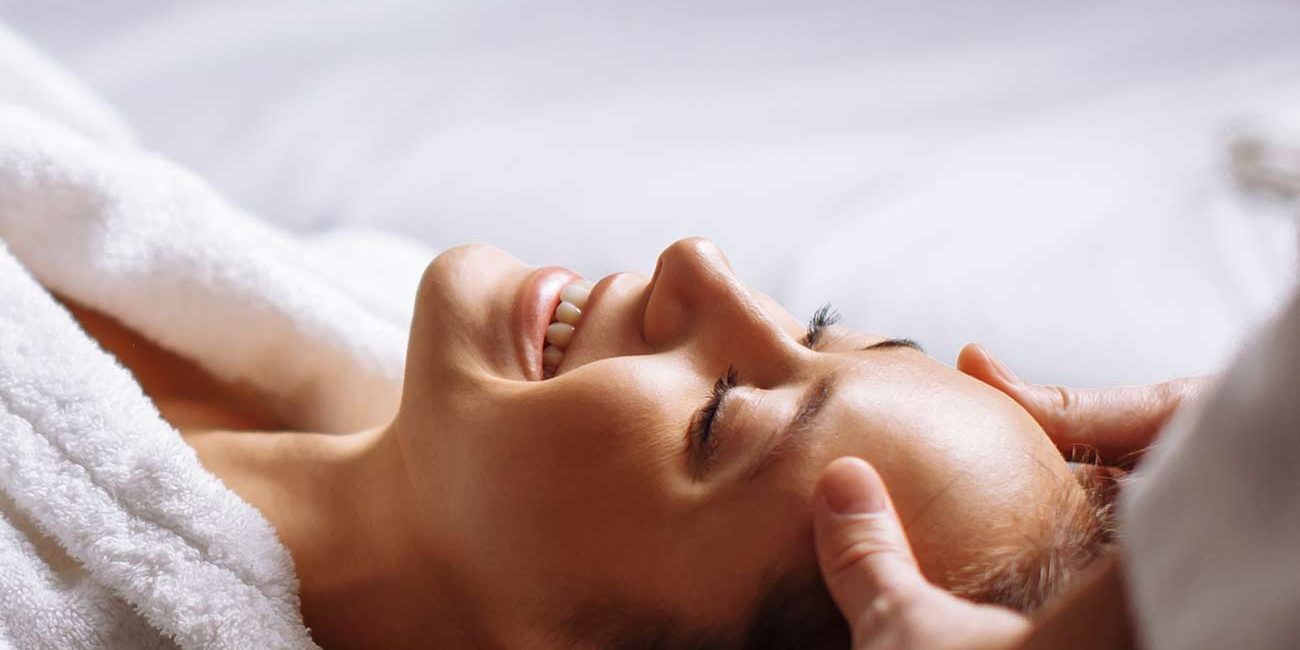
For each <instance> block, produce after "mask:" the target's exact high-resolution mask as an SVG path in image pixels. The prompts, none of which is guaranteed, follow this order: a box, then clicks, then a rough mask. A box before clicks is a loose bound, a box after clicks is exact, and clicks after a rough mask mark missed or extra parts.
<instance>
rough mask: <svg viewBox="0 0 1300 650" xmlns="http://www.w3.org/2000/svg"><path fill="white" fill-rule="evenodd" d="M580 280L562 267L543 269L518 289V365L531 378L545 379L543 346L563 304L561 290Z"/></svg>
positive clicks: (514, 326)
mask: <svg viewBox="0 0 1300 650" xmlns="http://www.w3.org/2000/svg"><path fill="white" fill-rule="evenodd" d="M581 278H582V276H580V275H578V274H577V273H574V272H573V271H570V270H569V269H566V268H563V267H559V266H543V267H541V268H539V269H537V270H535V271H533V272H532V273H529V274H528V277H527V278H525V279H524V283H523V286H521V287H519V294H518V295H517V296H516V297H515V312H514V314H513V317H512V319H511V320H512V322H511V329H512V331H514V332H515V347H516V352H517V354H516V356H517V357H518V358H519V365H520V367H521V368H522V369H523V371H524V376H525V377H527V378H528V379H530V380H533V381H541V380H542V345H543V342H544V341H545V340H546V327H547V326H548V325H550V324H551V315H552V314H554V313H555V308H556V307H558V306H559V304H560V290H561V289H563V288H564V287H565V286H566V285H569V284H572V283H574V282H576V281H577V280H580V279H581Z"/></svg>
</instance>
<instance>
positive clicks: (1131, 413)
mask: <svg viewBox="0 0 1300 650" xmlns="http://www.w3.org/2000/svg"><path fill="white" fill-rule="evenodd" d="M957 368H958V370H961V371H962V372H964V373H966V374H968V375H970V376H972V377H974V378H976V379H979V380H980V381H983V382H984V383H986V384H988V385H990V386H992V387H994V388H996V389H998V390H1000V391H1002V392H1003V393H1006V394H1007V396H1009V397H1011V399H1013V400H1015V401H1016V402H1018V403H1019V404H1020V405H1021V406H1022V407H1024V409H1025V410H1026V411H1028V412H1029V414H1030V415H1032V416H1033V417H1034V419H1035V420H1037V421H1038V423H1039V424H1040V425H1041V426H1042V427H1043V430H1044V431H1046V432H1047V435H1048V437H1050V438H1051V439H1052V442H1054V443H1056V446H1057V448H1058V449H1060V450H1061V452H1062V453H1064V454H1065V455H1066V457H1067V458H1071V457H1074V456H1076V455H1077V454H1078V453H1079V452H1083V453H1084V454H1085V459H1087V460H1092V461H1095V462H1099V463H1102V464H1108V465H1109V464H1121V465H1122V464H1128V463H1131V462H1132V461H1133V460H1134V459H1135V458H1136V456H1137V455H1139V454H1140V453H1141V452H1142V451H1143V450H1144V449H1145V448H1146V447H1148V446H1150V445H1151V443H1152V442H1153V441H1154V440H1155V437H1156V435H1157V434H1158V433H1159V431H1160V429H1161V427H1163V426H1164V425H1165V423H1166V422H1168V421H1169V418H1170V417H1171V416H1172V415H1173V413H1174V410H1175V409H1177V408H1178V406H1179V405H1180V404H1181V403H1183V402H1184V401H1186V400H1189V399H1191V398H1192V397H1194V396H1195V395H1196V394H1197V393H1199V392H1200V391H1201V390H1202V389H1203V388H1204V387H1205V386H1206V385H1208V384H1209V381H1210V378H1208V377H1189V378H1184V379H1175V380H1172V381H1167V382H1163V383H1159V384H1151V385H1146V386H1117V387H1113V388H1071V387H1068V386H1046V385H1040V384H1034V383H1031V382H1026V381H1022V380H1021V379H1020V378H1019V377H1017V376H1016V375H1015V373H1013V372H1011V370H1010V369H1009V368H1007V367H1006V365H1005V364H1003V363H1002V362H1000V361H998V360H997V359H996V358H995V357H994V356H993V355H992V354H989V352H988V351H987V350H985V349H984V348H983V347H982V346H980V345H978V344H971V345H968V346H966V347H965V348H963V349H962V351H961V353H960V354H959V355H958V356H957ZM1090 454H1096V457H1095V458H1089V457H1087V455H1090Z"/></svg>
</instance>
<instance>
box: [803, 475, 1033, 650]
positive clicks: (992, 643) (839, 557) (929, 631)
mask: <svg viewBox="0 0 1300 650" xmlns="http://www.w3.org/2000/svg"><path fill="white" fill-rule="evenodd" d="M814 501H815V503H814V505H813V511H814V512H813V527H814V533H815V536H816V541H817V561H818V563H819V564H820V565H821V570H822V575H823V577H825V579H826V585H827V587H828V588H829V589H830V592H831V596H833V597H834V598H835V602H836V604H838V605H839V607H840V611H841V612H842V613H843V614H844V618H845V620H847V621H848V623H849V626H850V627H851V628H852V630H853V648H854V650H906V649H910V648H917V649H925V650H958V649H962V650H967V649H969V650H975V649H979V650H993V649H1002V648H1015V647H1018V646H1019V645H1020V643H1021V641H1022V640H1023V639H1024V638H1025V636H1026V635H1027V634H1028V633H1029V621H1028V619H1026V618H1024V617H1022V616H1020V615H1019V614H1016V613H1014V612H1012V611H1010V610H1007V609H1002V608H1000V607H992V606H987V605H976V604H974V603H971V602H969V601H965V600H962V599H960V598H957V597H956V596H953V595H951V594H949V593H948V592H946V591H944V590H942V589H939V588H938V587H935V586H933V585H931V584H930V583H929V582H926V580H925V578H924V577H923V576H922V575H921V571H920V569H919V568H917V564H916V559H915V558H914V557H913V556H912V549H911V547H910V546H909V545H908V543H907V537H906V536H905V535H904V534H903V527H902V525H901V524H900V523H899V521H898V516H897V514H896V513H895V511H894V506H893V503H892V502H891V501H890V499H889V494H888V492H886V490H885V485H884V483H883V482H882V481H881V480H880V475H879V474H877V473H876V471H875V470H874V469H872V467H871V466H870V465H868V464H867V463H866V462H865V461H862V460H859V459H857V458H840V459H838V460H836V461H835V462H833V463H831V464H830V465H829V466H827V468H826V470H825V471H824V472H822V476H821V479H820V480H819V481H818V482H817V490H816V495H815V496H814Z"/></svg>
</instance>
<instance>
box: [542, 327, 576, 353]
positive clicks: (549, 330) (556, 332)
mask: <svg viewBox="0 0 1300 650" xmlns="http://www.w3.org/2000/svg"><path fill="white" fill-rule="evenodd" d="M572 338H573V326H572V325H570V324H568V323H551V324H550V325H548V326H547V327H546V342H547V343H550V344H551V345H554V346H555V347H557V348H560V349H561V350H563V349H564V348H567V347H569V339H572Z"/></svg>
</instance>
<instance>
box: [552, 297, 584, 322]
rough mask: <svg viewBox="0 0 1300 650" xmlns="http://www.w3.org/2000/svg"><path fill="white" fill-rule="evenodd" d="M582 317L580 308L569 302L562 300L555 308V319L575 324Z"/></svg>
mask: <svg viewBox="0 0 1300 650" xmlns="http://www.w3.org/2000/svg"><path fill="white" fill-rule="evenodd" d="M579 318H582V309H581V308H579V307H578V306H577V305H575V304H573V303H571V302H562V303H560V306H559V307H556V308H555V320H557V321H559V322H561V323H568V324H569V325H577V324H578V319H579Z"/></svg>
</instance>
